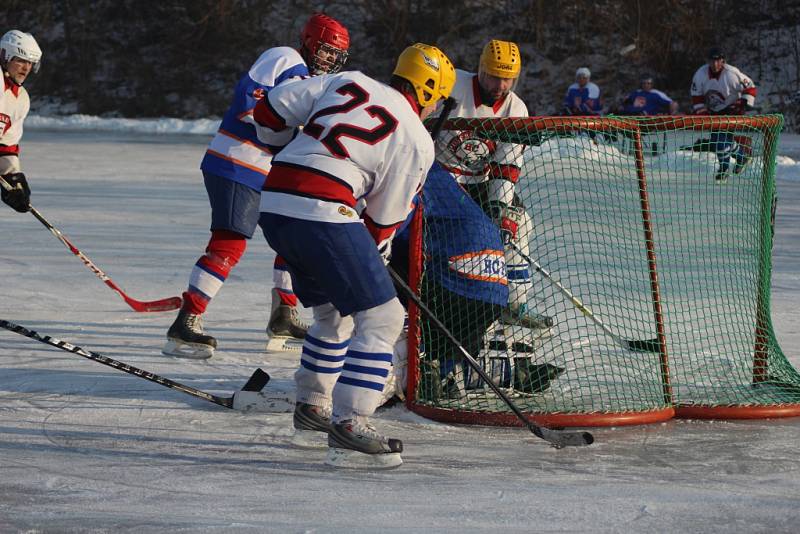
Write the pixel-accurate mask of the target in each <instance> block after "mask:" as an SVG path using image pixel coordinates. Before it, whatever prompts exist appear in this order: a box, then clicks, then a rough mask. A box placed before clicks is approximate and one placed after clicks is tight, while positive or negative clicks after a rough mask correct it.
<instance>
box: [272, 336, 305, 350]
mask: <svg viewBox="0 0 800 534" xmlns="http://www.w3.org/2000/svg"><path fill="white" fill-rule="evenodd" d="M266 350H267V352H272V351H282V352H300V351H302V350H303V340H302V339H297V338H294V337H281V336H275V337H271V336H270V337H269V338H267V345H266Z"/></svg>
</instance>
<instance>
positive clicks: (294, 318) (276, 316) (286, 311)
mask: <svg viewBox="0 0 800 534" xmlns="http://www.w3.org/2000/svg"><path fill="white" fill-rule="evenodd" d="M307 331H308V325H307V324H305V323H304V322H302V321H301V320H300V314H299V313H298V311H297V307H296V306H289V305H288V304H283V303H281V298H280V296H279V295H278V290H277V289H274V288H273V289H272V312H271V313H270V317H269V324H268V325H267V336H268V339H267V350H289V351H300V350H302V348H303V340H304V339H305V337H306V332H307Z"/></svg>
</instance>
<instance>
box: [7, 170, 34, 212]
mask: <svg viewBox="0 0 800 534" xmlns="http://www.w3.org/2000/svg"><path fill="white" fill-rule="evenodd" d="M3 180H5V182H6V184H8V185H9V187H10V189H8V190H7V189H6V188H5V185H3V187H2V188H0V189H2V191H0V197H2V199H3V202H5V203H6V204H8V205H9V206H11V207H12V208H14V209H15V210H16V211H18V212H19V213H25V212H26V211H30V209H31V190H30V188H29V187H28V181H27V180H26V179H25V175H24V174H22V173H21V172H14V173H10V174H6V175H5V176H3Z"/></svg>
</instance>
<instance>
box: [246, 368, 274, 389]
mask: <svg viewBox="0 0 800 534" xmlns="http://www.w3.org/2000/svg"><path fill="white" fill-rule="evenodd" d="M269 379H270V376H269V374H268V373H267V372H266V371H264V370H263V369H261V368H258V369H256V370H255V371H254V372H253V375H252V376H251V377H250V380H248V381H247V383H246V384H245V385H244V386H242V391H261V390H262V389H264V386H266V385H267V383H269Z"/></svg>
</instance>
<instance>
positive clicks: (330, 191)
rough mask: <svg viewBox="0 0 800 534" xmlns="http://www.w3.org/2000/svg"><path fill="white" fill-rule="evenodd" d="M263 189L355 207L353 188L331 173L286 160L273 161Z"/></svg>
mask: <svg viewBox="0 0 800 534" xmlns="http://www.w3.org/2000/svg"><path fill="white" fill-rule="evenodd" d="M263 191H273V192H276V193H288V194H290V195H297V196H302V197H311V198H316V199H319V200H325V201H329V202H339V203H341V204H345V205H347V206H350V207H351V208H355V207H356V199H355V197H354V196H353V189H352V187H351V186H350V184H348V183H347V182H344V181H342V180H340V179H338V178H336V177H335V176H333V175H330V174H327V173H324V172H322V171H319V170H317V169H312V168H310V167H303V166H302V165H295V164H291V163H286V162H275V163H274V164H273V166H272V170H271V171H270V173H269V176H268V177H267V179H266V181H265V182H264V187H263Z"/></svg>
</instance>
